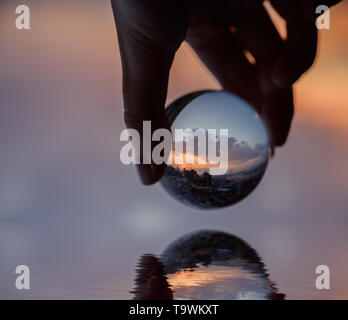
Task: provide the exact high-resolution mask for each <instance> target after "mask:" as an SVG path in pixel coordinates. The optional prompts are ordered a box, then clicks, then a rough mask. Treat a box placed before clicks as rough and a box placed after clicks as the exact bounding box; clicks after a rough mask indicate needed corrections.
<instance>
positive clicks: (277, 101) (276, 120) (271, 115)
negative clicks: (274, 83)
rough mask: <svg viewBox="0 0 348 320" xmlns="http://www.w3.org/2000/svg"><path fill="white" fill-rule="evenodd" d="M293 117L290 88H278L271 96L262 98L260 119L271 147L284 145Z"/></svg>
mask: <svg viewBox="0 0 348 320" xmlns="http://www.w3.org/2000/svg"><path fill="white" fill-rule="evenodd" d="M293 116H294V102H293V92H292V88H287V89H279V88H278V89H275V90H274V92H273V93H272V94H269V95H265V96H264V98H263V101H262V107H261V117H262V119H263V120H264V121H265V123H266V126H267V128H268V131H269V134H270V140H271V141H270V144H271V146H272V147H275V146H282V145H284V144H285V142H286V140H287V137H288V135H289V132H290V128H291V122H292V119H293Z"/></svg>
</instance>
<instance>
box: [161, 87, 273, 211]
mask: <svg viewBox="0 0 348 320" xmlns="http://www.w3.org/2000/svg"><path fill="white" fill-rule="evenodd" d="M167 115H168V118H169V121H170V123H171V129H172V136H173V144H172V151H171V154H170V161H168V164H167V167H166V170H165V174H164V176H163V177H162V179H161V184H162V185H163V187H164V189H165V190H166V191H167V192H168V193H169V194H170V195H171V196H172V197H174V198H175V199H177V200H179V201H180V202H182V203H184V204H187V205H189V206H193V207H196V208H202V209H213V208H221V207H226V206H230V205H232V204H235V203H237V202H239V201H241V200H242V199H244V198H246V197H247V196H248V195H249V194H250V193H251V192H252V191H253V190H254V189H255V188H256V186H257V185H258V184H259V182H260V181H261V179H262V177H263V174H264V172H265V170H266V167H267V164H268V159H269V137H268V133H267V130H266V127H265V125H264V123H263V121H262V119H261V118H260V116H259V115H258V113H257V111H256V110H255V109H254V108H253V107H252V106H251V105H250V104H248V103H247V102H246V101H245V100H243V99H242V98H240V97H238V96H236V95H234V94H231V93H228V92H225V91H202V92H194V93H191V94H189V95H186V96H184V97H182V98H179V99H178V100H176V101H175V102H173V103H172V104H171V105H170V106H169V107H168V108H167ZM189 142H190V143H189Z"/></svg>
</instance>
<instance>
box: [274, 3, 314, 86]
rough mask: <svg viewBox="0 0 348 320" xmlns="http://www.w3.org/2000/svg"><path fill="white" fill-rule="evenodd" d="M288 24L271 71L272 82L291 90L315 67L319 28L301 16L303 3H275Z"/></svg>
mask: <svg viewBox="0 0 348 320" xmlns="http://www.w3.org/2000/svg"><path fill="white" fill-rule="evenodd" d="M272 4H273V6H274V7H275V9H276V10H277V11H278V12H279V13H280V14H281V15H282V16H283V17H284V18H285V20H286V22H287V34H288V36H287V39H286V41H285V46H284V48H283V51H282V53H281V54H280V55H279V58H278V59H277V61H276V62H275V64H274V66H273V68H272V71H271V76H272V81H273V83H274V84H275V85H276V86H278V87H280V88H287V87H290V86H291V85H292V84H293V83H294V82H296V81H297V80H298V79H299V78H300V77H301V75H302V74H303V73H305V72H306V71H307V70H308V69H309V68H310V67H311V66H312V64H313V62H314V60H315V56H316V51H317V28H316V26H315V24H314V23H313V22H311V21H309V20H307V19H306V18H305V17H304V15H303V14H302V10H303V3H302V4H301V2H300V1H298V0H296V1H293V2H291V4H289V2H288V1H280V0H272Z"/></svg>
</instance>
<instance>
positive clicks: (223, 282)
mask: <svg viewBox="0 0 348 320" xmlns="http://www.w3.org/2000/svg"><path fill="white" fill-rule="evenodd" d="M160 260H161V263H162V264H163V266H164V269H165V273H166V276H167V279H168V283H169V285H170V288H171V290H172V291H173V294H174V299H200V300H202V299H203V300H204V299H222V300H226V299H228V300H229V299H284V295H283V294H280V293H277V289H276V288H275V287H274V285H273V283H272V282H271V281H270V280H269V277H268V274H267V272H266V270H265V267H264V264H263V263H262V261H261V259H260V258H259V256H258V255H257V253H256V251H255V250H254V249H253V248H251V247H250V246H249V245H248V244H247V243H246V242H244V241H243V240H241V239H239V238H237V237H235V236H233V235H230V234H228V233H225V232H217V231H199V232H194V233H191V234H188V235H185V236H183V237H181V238H179V239H178V240H176V241H175V242H173V243H172V244H170V245H169V246H168V247H167V249H166V250H165V251H164V252H163V253H162V255H161V257H160Z"/></svg>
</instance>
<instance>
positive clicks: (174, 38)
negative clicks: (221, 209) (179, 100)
mask: <svg viewBox="0 0 348 320" xmlns="http://www.w3.org/2000/svg"><path fill="white" fill-rule="evenodd" d="M181 3H182V1H179V2H177V3H176V4H175V6H174V5H165V4H164V3H163V1H159V0H148V1H146V3H145V1H142V0H117V1H116V0H112V7H113V11H114V16H115V20H116V27H117V33H118V42H119V48H120V54H121V60H122V71H123V100H124V108H125V121H126V125H127V127H128V128H134V129H137V130H138V132H139V133H140V135H141V141H143V136H142V133H143V130H142V125H143V121H151V122H152V131H154V130H156V129H158V128H162V127H164V128H168V127H169V125H168V121H167V119H166V115H165V112H164V104H165V100H166V95H167V86H168V77H169V70H170V67H171V65H172V62H173V58H174V55H175V52H176V50H177V49H178V47H179V46H180V44H181V42H182V41H183V40H184V38H185V33H186V29H187V25H188V17H189V11H188V10H187V11H186V10H182V8H181V7H180V4H181ZM179 8H180V10H179ZM148 143H149V142H148ZM151 146H152V147H153V146H154V145H153V144H152V145H151ZM142 151H143V150H142ZM137 168H138V172H139V175H140V178H141V181H142V182H143V183H144V184H146V185H148V184H153V183H155V182H157V181H158V180H159V179H160V177H161V175H162V174H163V166H157V165H154V164H152V163H151V164H140V165H138V166H137Z"/></svg>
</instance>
